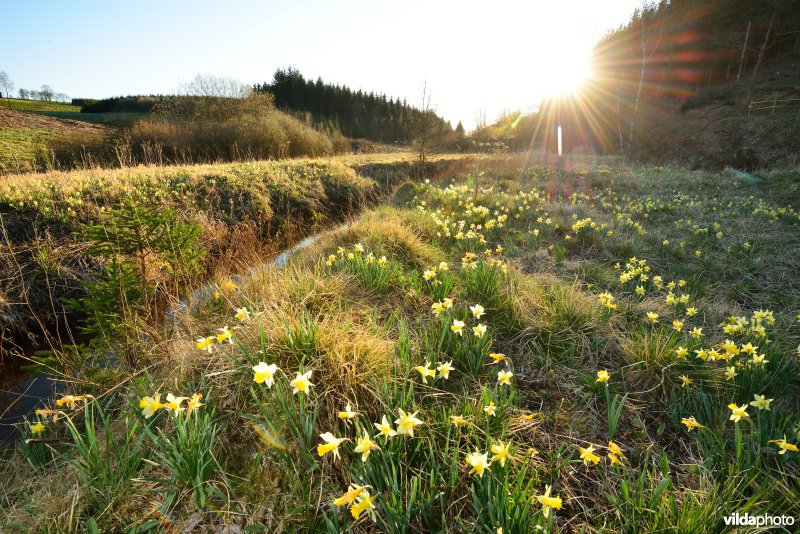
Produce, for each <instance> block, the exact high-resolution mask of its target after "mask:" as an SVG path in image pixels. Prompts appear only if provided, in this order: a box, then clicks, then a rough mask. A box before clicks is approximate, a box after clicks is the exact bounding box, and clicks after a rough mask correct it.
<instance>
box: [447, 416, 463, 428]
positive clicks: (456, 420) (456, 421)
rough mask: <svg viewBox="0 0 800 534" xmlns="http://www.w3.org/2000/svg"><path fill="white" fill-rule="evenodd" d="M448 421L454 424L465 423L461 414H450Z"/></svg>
mask: <svg viewBox="0 0 800 534" xmlns="http://www.w3.org/2000/svg"><path fill="white" fill-rule="evenodd" d="M450 423H451V424H453V425H455V426H461V425H465V424H466V423H467V420H466V419H465V418H464V416H463V415H451V416H450Z"/></svg>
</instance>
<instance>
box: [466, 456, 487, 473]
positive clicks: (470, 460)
mask: <svg viewBox="0 0 800 534" xmlns="http://www.w3.org/2000/svg"><path fill="white" fill-rule="evenodd" d="M488 457H489V454H488V453H483V454H481V453H480V452H479V451H475V452H472V453H470V454H468V455H467V465H469V466H470V467H471V468H472V469H471V470H470V473H475V474H477V475H478V476H479V477H482V476H483V472H484V471H485V470H486V468H487V467H489V458H488Z"/></svg>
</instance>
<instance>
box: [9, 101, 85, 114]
mask: <svg viewBox="0 0 800 534" xmlns="http://www.w3.org/2000/svg"><path fill="white" fill-rule="evenodd" d="M0 104H2V105H3V106H4V107H10V108H11V109H14V110H17V111H48V112H50V111H63V112H72V113H80V111H81V107H80V106H73V105H72V104H66V103H64V102H45V101H44V100H20V99H18V98H3V99H0Z"/></svg>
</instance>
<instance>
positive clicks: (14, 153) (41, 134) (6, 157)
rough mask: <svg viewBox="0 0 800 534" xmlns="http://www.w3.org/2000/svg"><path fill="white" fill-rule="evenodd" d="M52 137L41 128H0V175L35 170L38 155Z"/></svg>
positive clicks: (49, 132)
mask: <svg viewBox="0 0 800 534" xmlns="http://www.w3.org/2000/svg"><path fill="white" fill-rule="evenodd" d="M52 135H53V132H52V131H51V130H46V129H41V128H0V173H2V172H26V171H32V170H34V165H35V161H36V156H37V154H38V153H39V152H40V150H41V149H42V148H43V147H44V146H45V144H46V141H47V139H49V138H50V137H51V136H52Z"/></svg>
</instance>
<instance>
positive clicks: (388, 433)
mask: <svg viewBox="0 0 800 534" xmlns="http://www.w3.org/2000/svg"><path fill="white" fill-rule="evenodd" d="M373 424H374V425H375V428H377V429H378V430H379V431H380V433H379V434H378V436H383V437H384V438H387V439H388V438H393V437H394V436H396V435H397V432H396V431H395V429H394V428H392V425H390V424H389V420H388V419H386V416H385V415H384V416H383V419H381V422H380V423H373ZM376 437H377V436H376Z"/></svg>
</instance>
